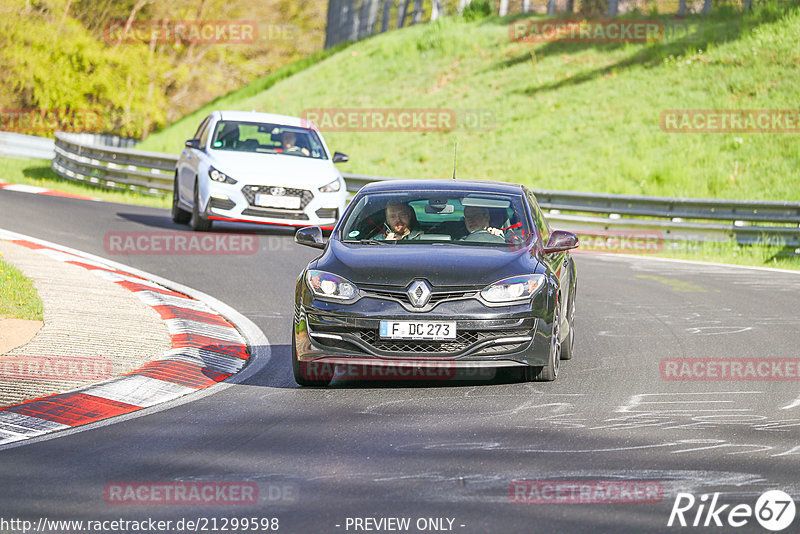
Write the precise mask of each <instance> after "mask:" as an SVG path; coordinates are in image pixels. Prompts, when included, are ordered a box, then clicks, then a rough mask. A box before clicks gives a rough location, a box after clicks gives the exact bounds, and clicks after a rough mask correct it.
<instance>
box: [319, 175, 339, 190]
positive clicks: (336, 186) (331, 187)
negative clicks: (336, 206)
mask: <svg viewBox="0 0 800 534" xmlns="http://www.w3.org/2000/svg"><path fill="white" fill-rule="evenodd" d="M341 188H342V181H341V180H339V178H336V179H335V180H334V181H332V182H330V183H327V184H325V185H323V186H322V187H320V188H319V192H320V193H335V192H337V191H338V190H339V189H341Z"/></svg>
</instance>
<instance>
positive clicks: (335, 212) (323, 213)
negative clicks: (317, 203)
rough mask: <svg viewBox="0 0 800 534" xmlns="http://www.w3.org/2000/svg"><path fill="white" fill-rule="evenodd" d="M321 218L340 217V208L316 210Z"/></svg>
mask: <svg viewBox="0 0 800 534" xmlns="http://www.w3.org/2000/svg"><path fill="white" fill-rule="evenodd" d="M315 213H316V214H317V217H319V218H320V219H338V218H339V208H320V209H318V210H317V211H316V212H315Z"/></svg>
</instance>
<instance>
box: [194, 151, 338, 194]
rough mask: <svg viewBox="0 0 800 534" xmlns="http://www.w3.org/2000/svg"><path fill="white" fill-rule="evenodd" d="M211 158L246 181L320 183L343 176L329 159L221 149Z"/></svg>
mask: <svg viewBox="0 0 800 534" xmlns="http://www.w3.org/2000/svg"><path fill="white" fill-rule="evenodd" d="M209 160H210V163H211V165H213V166H214V167H215V168H216V169H218V170H219V171H221V172H224V173H225V174H228V175H230V176H231V177H232V178H234V179H235V180H236V181H238V182H239V183H240V184H242V185H247V184H250V185H279V186H283V187H304V186H308V187H320V186H323V185H325V184H327V183H329V182H331V181H332V180H334V179H335V178H337V177H340V176H341V174H340V173H339V171H338V170H337V169H336V167H334V165H333V162H331V160H329V159H314V158H304V157H302V156H286V155H284V154H258V153H252V152H233V151H223V150H217V151H215V152H213V155H212V156H211V157H210V158H209Z"/></svg>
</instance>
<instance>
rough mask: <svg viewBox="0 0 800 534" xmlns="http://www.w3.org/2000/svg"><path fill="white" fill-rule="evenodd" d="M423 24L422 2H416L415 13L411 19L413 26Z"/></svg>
mask: <svg viewBox="0 0 800 534" xmlns="http://www.w3.org/2000/svg"><path fill="white" fill-rule="evenodd" d="M420 22H422V0H414V13H413V15H412V17H411V24H412V25H413V24H419V23H420Z"/></svg>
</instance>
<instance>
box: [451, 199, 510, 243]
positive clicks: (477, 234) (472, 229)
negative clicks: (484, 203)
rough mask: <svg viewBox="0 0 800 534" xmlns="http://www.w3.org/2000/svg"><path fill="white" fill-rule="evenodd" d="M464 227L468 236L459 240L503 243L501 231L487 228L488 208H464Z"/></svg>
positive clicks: (503, 238)
mask: <svg viewBox="0 0 800 534" xmlns="http://www.w3.org/2000/svg"><path fill="white" fill-rule="evenodd" d="M464 225H465V226H466V227H467V232H469V234H468V235H466V236H464V237H462V238H461V239H462V240H464V241H486V242H487V243H490V242H491V243H494V242H497V243H501V242H505V236H504V234H503V231H502V230H500V229H499V228H493V227H491V226H489V209H488V208H481V207H478V206H466V207H465V208H464Z"/></svg>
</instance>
